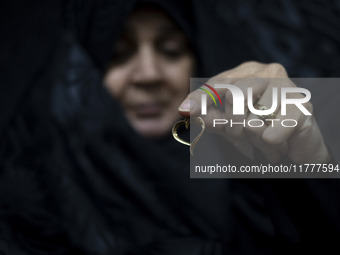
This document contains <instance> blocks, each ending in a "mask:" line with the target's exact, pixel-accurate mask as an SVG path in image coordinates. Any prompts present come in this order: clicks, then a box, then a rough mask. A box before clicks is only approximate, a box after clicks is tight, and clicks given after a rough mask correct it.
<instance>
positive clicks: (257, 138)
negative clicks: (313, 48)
mask: <svg viewBox="0 0 340 255" xmlns="http://www.w3.org/2000/svg"><path fill="white" fill-rule="evenodd" d="M216 83H224V84H232V85H235V86H237V87H238V88H240V89H241V90H242V92H243V94H244V96H245V97H244V98H245V111H244V115H233V107H232V104H233V97H232V94H231V92H230V90H228V89H224V88H222V89H221V88H219V89H218V88H216V91H217V93H218V94H219V96H220V97H221V98H222V97H224V99H225V104H224V106H223V107H224V111H221V110H220V109H218V108H217V107H215V106H214V105H213V101H212V99H211V98H209V96H208V97H207V105H208V107H207V114H206V115H202V116H201V95H202V94H206V92H204V91H203V90H201V89H197V90H195V91H194V92H192V93H190V94H189V95H188V97H187V98H186V99H185V101H184V102H183V103H182V104H181V106H180V107H179V112H180V114H181V115H182V116H185V117H188V116H191V117H195V116H200V117H202V119H203V120H204V121H205V123H206V127H207V128H209V129H210V130H212V131H213V132H217V133H219V134H221V135H222V136H223V137H225V138H226V139H228V140H229V141H230V142H231V143H232V144H233V145H234V146H235V147H236V148H237V149H238V150H239V151H240V152H242V153H243V154H244V155H246V156H248V157H250V158H252V157H253V149H254V147H256V148H258V149H260V150H261V151H262V153H263V154H264V155H265V156H266V158H267V159H268V160H269V161H270V162H272V163H275V162H278V161H279V160H280V158H281V156H282V155H286V156H288V157H289V158H290V159H291V160H292V161H293V162H295V163H325V162H328V161H329V160H330V155H329V152H328V150H327V147H326V146H325V144H324V141H323V138H322V135H321V133H320V130H319V128H318V125H317V123H316V121H315V119H314V117H313V116H311V115H305V114H304V113H303V112H302V111H301V110H300V109H299V108H298V107H296V106H295V105H290V104H289V105H287V113H286V115H282V113H281V97H280V89H281V88H283V87H290V88H291V87H296V85H295V84H294V83H292V81H291V80H290V79H289V78H288V76H287V72H286V71H285V69H284V68H283V67H282V66H281V65H279V64H276V63H274V64H261V63H257V62H246V63H243V64H241V65H240V66H238V67H236V68H234V69H232V70H228V71H225V72H222V73H220V74H218V75H216V76H214V77H212V78H211V79H209V81H208V82H207V84H209V85H211V86H214V84H216ZM248 87H252V88H253V96H252V99H253V104H254V105H255V104H257V105H263V106H266V108H268V109H269V108H271V106H272V99H273V88H274V87H275V88H278V93H279V97H278V106H277V109H276V111H275V112H274V116H272V117H274V119H276V120H275V121H274V120H272V121H269V122H267V123H266V124H264V125H263V126H261V127H251V126H249V125H247V123H248V121H249V120H253V119H257V120H259V119H261V116H258V115H255V114H253V113H252V112H250V111H249V109H248V106H247V94H248V93H247V89H248ZM304 97H305V95H302V94H300V93H294V94H292V93H288V96H287V98H290V99H291V98H295V99H298V98H300V99H301V98H304ZM209 99H210V100H209ZM303 107H304V108H305V109H306V110H307V111H308V112H310V113H312V111H313V109H312V104H311V103H310V102H307V103H304V104H303ZM214 119H225V120H228V121H230V120H231V119H232V121H233V122H234V123H235V122H238V123H242V122H244V121H245V125H242V124H237V125H233V126H232V127H230V124H228V125H215V127H213V123H214V121H213V120H214ZM284 119H293V120H295V121H296V122H295V123H297V125H296V126H295V127H285V126H283V125H282V124H281V121H282V120H284ZM258 123H260V122H259V121H257V125H258Z"/></svg>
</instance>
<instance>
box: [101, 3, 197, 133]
mask: <svg viewBox="0 0 340 255" xmlns="http://www.w3.org/2000/svg"><path fill="white" fill-rule="evenodd" d="M193 69H194V58H193V56H192V53H191V52H190V50H189V48H188V45H187V39H186V36H185V35H184V34H183V32H182V31H181V30H179V28H178V27H177V26H176V25H175V24H174V23H173V22H172V20H171V19H169V18H168V17H167V16H166V14H164V13H163V12H161V11H159V10H157V9H152V8H146V7H145V8H140V9H137V10H135V11H134V12H133V13H132V14H131V16H130V17H129V19H128V21H127V23H126V27H125V30H124V32H123V35H122V36H121V38H120V40H119V41H118V43H117V44H116V46H115V56H114V59H113V61H112V63H111V65H110V66H109V68H108V71H107V73H106V76H105V80H104V82H105V85H106V87H107V88H108V90H109V91H110V92H111V93H112V95H114V96H115V97H116V98H117V99H118V100H119V102H120V103H121V105H122V106H123V109H124V111H125V114H126V116H127V118H128V120H129V121H130V123H131V125H132V126H133V127H134V128H135V129H136V130H137V132H139V133H141V134H143V135H146V136H150V137H157V136H162V135H165V134H167V133H168V132H169V131H170V130H171V127H172V125H173V124H174V122H175V121H176V120H177V119H178V118H179V115H178V111H177V108H178V106H179V105H180V103H181V102H182V101H183V100H184V98H185V97H186V95H187V93H188V92H189V77H190V76H191V75H192V74H193Z"/></svg>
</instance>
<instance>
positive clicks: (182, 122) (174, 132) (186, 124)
mask: <svg viewBox="0 0 340 255" xmlns="http://www.w3.org/2000/svg"><path fill="white" fill-rule="evenodd" d="M195 120H198V121H199V122H200V124H201V132H200V133H199V134H198V136H196V138H195V139H194V140H193V141H192V142H191V143H190V142H188V141H185V140H183V139H182V138H180V137H179V135H178V132H177V130H178V128H179V127H181V126H184V127H185V129H188V128H189V125H190V118H185V119H184V120H180V121H178V122H176V123H175V125H174V126H173V127H172V136H173V137H174V138H175V140H176V141H178V142H180V143H182V144H184V145H188V146H189V147H190V154H191V156H193V155H194V148H195V146H196V143H197V142H198V140H199V139H200V138H201V137H202V135H203V132H204V129H205V123H204V120H203V119H202V118H201V117H196V118H195Z"/></svg>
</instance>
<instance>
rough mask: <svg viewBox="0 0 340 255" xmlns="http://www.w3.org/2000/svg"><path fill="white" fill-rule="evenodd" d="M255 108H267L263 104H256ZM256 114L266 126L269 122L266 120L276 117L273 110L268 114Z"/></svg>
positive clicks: (263, 109)
mask: <svg viewBox="0 0 340 255" xmlns="http://www.w3.org/2000/svg"><path fill="white" fill-rule="evenodd" d="M255 108H256V109H257V110H260V111H265V110H269V108H268V107H267V106H265V105H263V104H256V105H255ZM258 116H259V119H260V120H262V121H263V122H264V123H266V125H267V126H268V125H269V124H270V123H271V122H270V121H268V120H272V119H275V118H276V114H275V113H274V112H273V113H271V114H268V115H258Z"/></svg>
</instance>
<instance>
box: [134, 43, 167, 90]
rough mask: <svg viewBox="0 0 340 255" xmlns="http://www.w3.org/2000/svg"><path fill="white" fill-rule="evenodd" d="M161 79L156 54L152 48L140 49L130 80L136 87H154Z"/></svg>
mask: <svg viewBox="0 0 340 255" xmlns="http://www.w3.org/2000/svg"><path fill="white" fill-rule="evenodd" d="M161 79H162V74H161V68H160V63H159V60H158V58H157V52H155V50H154V49H152V47H147V46H145V47H141V48H140V49H139V51H138V54H137V57H136V62H135V68H134V70H133V73H132V80H133V82H134V83H135V84H137V85H155V84H157V83H159V82H160V81H161Z"/></svg>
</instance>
